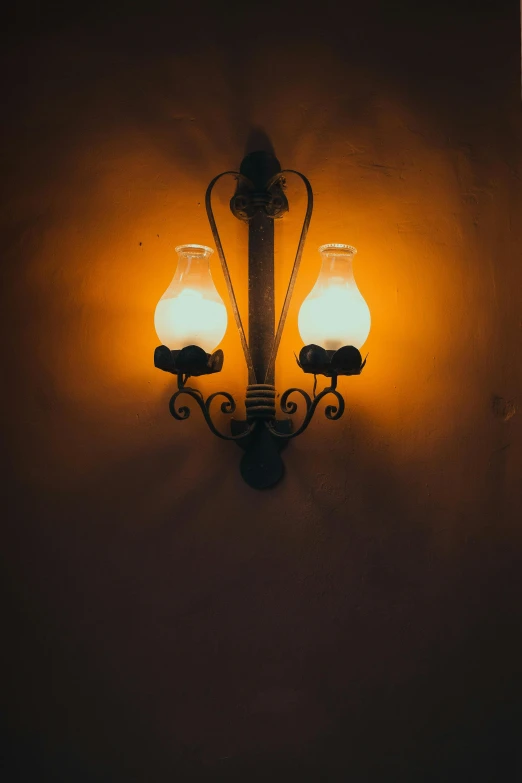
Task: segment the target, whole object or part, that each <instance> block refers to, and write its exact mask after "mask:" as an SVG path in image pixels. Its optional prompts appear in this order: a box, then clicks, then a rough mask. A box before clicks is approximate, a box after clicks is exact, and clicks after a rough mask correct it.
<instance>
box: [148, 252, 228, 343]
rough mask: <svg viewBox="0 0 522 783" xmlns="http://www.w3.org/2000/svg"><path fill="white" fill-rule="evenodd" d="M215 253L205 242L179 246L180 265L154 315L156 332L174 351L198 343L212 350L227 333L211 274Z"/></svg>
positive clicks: (224, 308) (225, 320) (222, 306)
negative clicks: (211, 263)
mask: <svg viewBox="0 0 522 783" xmlns="http://www.w3.org/2000/svg"><path fill="white" fill-rule="evenodd" d="M213 252H214V251H213V250H212V248H210V247H205V246H204V245H180V246H179V247H177V248H176V253H177V254H178V265H177V267H176V271H175V273H174V277H173V278H172V281H171V283H170V285H169V287H168V288H167V290H166V291H165V293H164V294H163V296H162V297H161V299H160V300H159V302H158V304H157V306H156V312H155V314H154V326H155V328H156V332H157V335H158V337H159V339H160V340H161V342H162V344H163V345H166V346H167V347H168V348H170V349H171V350H180V349H181V348H184V347H185V346H187V345H199V346H200V347H201V348H203V350H204V351H206V352H207V353H212V351H213V350H214V349H215V348H216V346H217V345H219V343H220V342H221V340H222V339H223V337H224V335H225V332H226V330H227V309H226V307H225V305H224V303H223V300H222V299H221V297H220V295H219V294H218V292H217V289H216V286H215V285H214V281H213V280H212V275H211V274H210V265H209V260H210V256H211V255H212V253H213Z"/></svg>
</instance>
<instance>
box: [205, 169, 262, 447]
mask: <svg viewBox="0 0 522 783" xmlns="http://www.w3.org/2000/svg"><path fill="white" fill-rule="evenodd" d="M227 174H231V175H232V176H234V177H236V179H241V180H243V181H244V182H246V183H248V184H249V186H252V183H251V182H250V180H249V179H248V178H247V177H245V176H244V175H243V174H241V173H240V172H239V171H224V172H223V173H222V174H218V175H217V177H214V179H213V180H212V182H211V183H210V185H209V186H208V188H207V191H206V193H205V209H206V210H207V217H208V222H209V223H210V230H211V231H212V236H213V238H214V242H215V243H216V247H217V251H218V256H219V260H220V261H221V269H222V271H223V277H224V278H225V283H226V285H227V290H228V296H229V299H230V304H231V305H232V312H233V314H234V320H235V322H236V326H237V330H238V332H239V339H240V340H241V347H242V349H243V354H244V356H245V362H246V365H247V368H248V381H249V383H256V382H257V379H256V374H255V371H254V365H253V363H252V356H251V354H250V349H249V347H248V343H247V339H246V336H245V330H244V328H243V323H242V321H241V315H240V313H239V308H238V306H237V300H236V295H235V293H234V287H233V285H232V280H231V278H230V272H229V271H228V264H227V260H226V258H225V252H224V250H223V245H222V243H221V238H220V236H219V231H218V228H217V224H216V219H215V217H214V212H213V210H212V190H213V188H214V185H215V184H216V182H217V181H218V180H219V179H221V177H225V176H226V175H227ZM231 440H235V438H234V439H231Z"/></svg>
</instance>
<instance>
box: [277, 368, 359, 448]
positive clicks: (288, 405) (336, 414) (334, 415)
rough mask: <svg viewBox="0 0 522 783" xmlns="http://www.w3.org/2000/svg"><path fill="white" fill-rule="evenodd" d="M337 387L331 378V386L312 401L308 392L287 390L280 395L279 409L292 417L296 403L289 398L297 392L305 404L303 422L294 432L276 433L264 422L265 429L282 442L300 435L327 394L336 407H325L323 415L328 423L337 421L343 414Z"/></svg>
mask: <svg viewBox="0 0 522 783" xmlns="http://www.w3.org/2000/svg"><path fill="white" fill-rule="evenodd" d="M336 385H337V378H335V377H334V378H332V384H331V386H327V387H326V388H325V389H323V390H322V392H320V393H319V394H317V395H315V396H314V398H313V399H312V398H311V397H310V395H309V394H308V392H305V391H304V390H303V389H298V388H292V389H287V390H286V391H285V392H284V393H283V394H282V395H281V402H280V407H281V410H282V412H283V413H287V414H289V415H290V416H292V415H293V414H294V413H295V412H296V411H297V407H298V406H297V403H296V402H294V401H293V400H289V399H288V398H289V396H290V395H291V394H294V393H295V392H297V393H298V394H300V395H301V396H302V397H303V399H304V401H305V404H306V413H305V416H304V419H303V421H302V422H301V425H300V426H299V427H298V428H297V429H296V430H294V432H287V433H285V432H278V431H277V430H276V429H275V427H274V425H273V423H272V422H270V421H266V422H265V427H267V429H269V430H270V432H271V433H272V435H274V437H276V438H282V439H283V440H290V439H291V438H295V437H296V436H297V435H300V434H301V433H302V432H304V431H305V429H306V428H307V427H308V425H309V424H310V422H311V421H312V419H313V417H314V413H315V410H316V408H317V406H318V404H319V403H320V402H321V400H322V399H324V397H327V396H328V395H329V394H333V395H334V397H335V398H336V399H337V405H327V406H326V408H325V412H324V415H325V416H326V418H327V419H329V420H330V421H337V419H340V418H341V416H342V415H343V413H344V410H345V402H344V398H343V397H342V395H341V394H340V393H339V392H338V391H337V389H336V388H335V387H336Z"/></svg>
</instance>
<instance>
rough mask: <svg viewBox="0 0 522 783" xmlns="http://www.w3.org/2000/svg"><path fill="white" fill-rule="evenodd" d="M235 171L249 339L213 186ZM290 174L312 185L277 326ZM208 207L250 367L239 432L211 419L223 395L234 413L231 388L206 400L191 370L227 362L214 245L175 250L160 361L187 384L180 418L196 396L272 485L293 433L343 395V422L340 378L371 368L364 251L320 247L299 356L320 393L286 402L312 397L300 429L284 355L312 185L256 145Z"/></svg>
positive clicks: (250, 466)
mask: <svg viewBox="0 0 522 783" xmlns="http://www.w3.org/2000/svg"><path fill="white" fill-rule="evenodd" d="M227 174H229V175H232V176H234V177H235V178H236V180H237V187H236V191H235V193H234V195H233V197H232V199H231V201H230V208H231V210H232V214H233V215H234V216H235V217H236V218H238V219H239V220H243V221H244V222H246V223H248V231H249V233H248V297H249V299H248V304H249V313H248V342H247V339H246V336H245V331H244V329H243V324H242V322H241V316H240V314H239V310H238V306H237V302H236V297H235V294H234V289H233V287H232V281H231V279H230V274H229V271H228V266H227V262H226V259H225V254H224V252H223V246H222V244H221V240H220V237H219V233H218V230H217V226H216V221H215V218H214V214H213V211H212V205H211V196H212V190H213V188H214V185H215V184H216V182H217V181H218V180H219V179H221V177H224V176H225V175H227ZM287 174H296V175H297V176H298V177H300V178H301V180H302V181H303V182H304V185H305V187H306V191H307V194H308V204H307V208H306V215H305V218H304V222H303V227H302V231H301V236H300V239H299V244H298V247H297V253H296V256H295V261H294V266H293V269H292V273H291V276H290V282H289V284H288V290H287V292H286V296H285V299H284V303H283V308H282V311H281V315H280V318H279V323H278V326H277V331H275V329H274V327H275V308H274V220H275V219H278V218H281V217H283V215H284V213H285V212H287V211H288V201H287V199H286V196H285V192H284V186H285V175H287ZM205 206H206V210H207V215H208V219H209V223H210V228H211V229H212V234H213V237H214V242H215V244H216V247H217V251H218V255H219V259H220V261H221V267H222V270H223V275H224V277H225V281H226V285H227V289H228V295H229V298H230V304H231V307H232V312H233V314H234V320H235V323H236V327H237V329H238V331H239V337H240V340H241V345H242V348H243V353H244V356H245V361H246V365H247V368H248V386H247V391H246V400H245V407H246V420H244V421H240V420H237V419H231V422H230V431H229V432H228V433H224V432H221V431H220V430H218V429H217V427H216V425H215V424H214V422H213V421H212V418H211V415H210V406H211V403H212V401H213V400H214V399H215V398H216V397H221V398H224V401H223V402H222V403H221V411H222V412H223V413H225V414H232V413H234V411H235V409H236V403H235V401H234V399H233V397H232V395H231V394H229V393H228V392H225V391H222V392H221V391H220V392H215V393H214V394H211V395H210V396H209V397H208V398H207V399H205V398H204V396H203V394H202V393H201V392H200V391H199V390H198V389H194V388H192V387H190V386H187V385H186V384H187V381H188V379H189V378H190V377H194V376H200V375H208V374H210V373H215V372H220V371H221V368H222V367H223V359H224V357H223V351H221V350H215V348H216V346H217V345H218V344H219V343H220V342H221V340H222V339H223V337H224V335H225V331H226V328H227V310H226V307H225V305H224V303H223V301H222V299H221V297H220V296H219V294H218V292H217V290H216V287H215V285H214V282H213V280H212V277H211V274H210V266H209V259H210V256H211V255H212V252H213V251H212V249H211V248H209V247H205V246H204V245H180V246H179V247H177V248H176V252H177V253H178V256H179V258H178V265H177V268H176V272H175V274H174V277H173V279H172V282H171V283H170V285H169V287H168V288H167V290H166V291H165V293H164V294H163V296H162V297H161V299H160V301H159V302H158V305H157V307H156V313H155V318H154V323H155V327H156V332H157V334H158V337H159V339H160V340H161V342H162V343H163V345H160V346H159V347H158V348H156V351H155V354H154V364H155V366H156V367H158V368H159V369H161V370H165V371H166V372H171V373H173V374H174V375H176V376H177V381H178V390H177V391H176V392H175V394H174V395H173V396H172V398H171V400H170V404H169V408H170V412H171V414H172V416H174V418H175V419H178V420H182V419H188V417H189V416H190V409H189V408H188V407H186V406H185V405H179V403H178V398H179V397H181V396H182V395H187V396H188V397H191V398H192V400H193V401H194V402H195V403H196V404H197V405H198V407H199V408H200V410H201V412H202V414H203V416H204V418H205V421H206V422H207V424H208V426H209V428H210V430H211V431H212V432H213V433H214V435H217V436H218V437H219V438H223V439H224V440H233V441H236V442H237V443H238V444H239V445H240V446H241V447H242V448H243V449H244V451H245V453H244V455H243V458H242V461H241V474H242V476H243V478H244V480H245V481H246V482H247V483H248V484H249V485H250V486H252V487H256V488H257V489H263V488H266V487H270V486H273V485H274V484H276V483H277V482H278V481H279V479H280V478H281V476H282V475H283V472H284V466H283V462H282V460H281V457H280V454H279V452H280V451H281V449H282V448H283V447H284V446H285V445H286V443H287V442H288V440H290V439H291V438H295V437H296V435H300V434H301V433H302V432H304V430H305V429H306V428H307V427H308V425H309V424H310V421H311V420H312V417H313V415H314V413H315V411H316V408H317V406H318V404H319V402H321V400H322V399H323V398H324V397H327V396H328V395H331V396H332V397H333V398H335V401H334V404H330V405H327V407H326V409H325V415H326V418H327V419H331V420H336V419H339V418H340V417H341V416H342V415H343V412H344V407H345V406H344V400H343V398H342V396H341V394H340V393H339V391H338V390H337V379H338V376H339V375H359V374H360V372H361V370H362V369H363V367H364V364H365V362H363V361H362V357H361V354H360V352H359V348H360V347H361V346H362V344H363V343H364V341H365V340H366V338H367V337H368V333H369V331H370V311H369V309H368V305H367V304H366V302H365V301H364V299H363V297H362V295H361V293H360V291H359V289H358V288H357V284H356V282H355V279H354V276H353V270H352V261H353V256H354V255H355V252H356V250H355V248H353V247H351V246H350V245H342V244H329V245H323V246H322V247H320V248H319V252H320V253H321V256H322V267H321V271H320V273H319V277H318V278H317V282H316V283H315V285H314V287H313V288H312V290H311V292H310V293H309V294H308V296H307V297H306V299H305V300H304V302H303V304H302V305H301V309H300V311H299V320H298V326H299V332H300V335H301V337H302V339H303V342H304V343H306V345H305V347H304V348H302V349H301V352H300V354H299V359H298V362H297V363H298V365H299V367H300V368H301V370H302V371H303V372H305V373H311V374H313V375H314V385H313V392H312V396H310V395H309V394H308V393H307V392H306V391H304V390H303V389H299V388H291V389H287V390H286V391H285V392H284V393H283V394H282V395H281V399H280V402H279V405H280V408H281V411H282V412H283V413H284V414H287V415H288V416H292V415H293V414H294V413H296V411H297V404H296V403H295V402H294V401H293V400H290V399H289V398H290V396H291V395H292V394H300V395H301V397H302V398H303V400H304V403H305V406H306V413H305V416H304V418H303V420H302V421H301V423H300V424H299V426H297V427H296V428H295V429H294V427H293V424H292V421H291V419H290V418H288V417H285V418H282V419H277V418H276V388H275V360H276V356H277V351H278V348H279V343H280V341H281V335H282V333H283V329H284V325H285V321H286V317H287V314H288V309H289V306H290V300H291V298H292V292H293V290H294V286H295V281H296V278H297V273H298V271H299V265H300V262H301V256H302V253H303V247H304V243H305V240H306V235H307V232H308V226H309V225H310V218H311V216H312V208H313V193H312V188H311V185H310V183H309V181H308V180H307V178H306V177H305V176H304V175H303V174H300V173H299V172H298V171H292V170H290V169H289V170H285V171H281V167H280V165H279V162H278V160H277V159H276V158H275V157H274V156H273V155H271V154H269V153H265V152H254V153H252V154H250V155H247V157H246V158H245V159H244V160H243V162H242V164H241V167H240V171H226V172H224V173H223V174H219V175H218V176H217V177H215V178H214V179H213V180H212V182H211V183H210V185H209V186H208V188H207V192H206V196H205ZM318 375H323V376H325V377H326V378H328V379H329V383H328V385H327V386H325V387H324V388H323V390H322V391H320V392H318V393H317V392H316V387H317V376H318Z"/></svg>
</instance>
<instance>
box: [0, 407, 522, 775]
mask: <svg viewBox="0 0 522 783" xmlns="http://www.w3.org/2000/svg"><path fill="white" fill-rule="evenodd" d="M194 415H196V413H194ZM165 417H166V418H167V413H166V411H165ZM75 420H76V423H77V426H79V425H80V421H81V414H80V413H79V412H77V414H76V416H75ZM82 426H84V427H85V428H86V429H88V428H92V422H89V421H85V422H83V424H82ZM165 426H167V421H166V422H165ZM176 426H182V427H188V428H191V429H192V428H193V427H195V423H194V422H193V421H192V419H191V420H190V421H189V422H186V423H184V424H183V423H176ZM196 426H197V425H196ZM319 426H320V425H318V427H319ZM350 426H351V430H350V438H351V443H352V446H351V450H350V451H348V453H345V455H344V456H343V457H342V458H341V459H340V460H339V461H338V464H337V468H336V469H331V466H329V468H328V470H327V472H326V474H325V473H324V472H323V473H322V474H321V475H322V476H323V479H322V480H325V481H326V482H327V484H326V485H325V486H322V484H321V481H322V480H318V478H317V477H318V469H317V467H316V466H315V465H314V464H313V461H312V462H311V461H310V454H311V451H310V449H312V448H313V447H314V440H315V438H314V431H313V430H310V431H308V432H307V435H306V436H303V438H304V437H306V438H307V443H306V445H305V446H304V447H303V449H302V450H301V451H300V453H299V454H297V453H294V454H288V456H287V460H286V461H287V467H288V475H287V478H286V479H285V482H284V483H283V484H281V485H280V486H279V487H277V488H276V489H274V490H273V491H272V492H264V493H258V492H255V491H253V490H250V489H249V488H247V487H244V486H243V485H242V484H241V481H240V478H239V476H238V472H237V468H238V461H239V456H240V454H239V450H238V449H237V450H236V448H235V447H234V446H233V444H222V443H220V442H217V441H215V440H214V439H212V438H211V436H210V435H209V434H208V433H206V431H203V432H201V431H199V432H195V431H194V430H192V432H191V434H192V436H193V437H194V438H195V439H194V441H193V442H192V445H191V447H190V448H188V449H187V450H186V454H185V456H184V459H185V460H186V461H188V462H189V463H191V468H190V470H193V471H194V472H195V476H196V477H197V481H196V482H195V483H193V484H192V483H191V485H190V488H189V487H188V486H187V485H186V484H185V483H183V481H180V478H179V476H180V457H179V453H176V452H175V451H174V450H173V449H170V448H169V447H167V448H163V449H161V450H158V451H156V452H154V451H151V450H150V449H149V450H148V451H142V452H141V453H139V454H135V455H134V456H133V457H132V458H125V457H124V456H123V455H121V456H120V458H119V459H117V460H115V461H114V462H113V464H112V467H111V470H110V471H107V472H106V473H103V474H101V475H98V476H97V477H90V476H85V479H84V480H83V482H82V483H81V484H80V485H78V486H76V487H75V488H73V489H69V490H68V489H67V487H66V485H64V486H63V489H62V491H61V492H60V493H57V492H56V491H49V492H46V491H45V490H43V489H40V490H35V489H31V487H30V486H24V483H23V481H21V480H20V479H19V480H18V481H19V484H18V486H17V487H16V489H17V492H16V497H17V498H18V501H17V513H16V515H15V516H14V520H13V523H12V525H11V526H10V528H9V529H8V535H7V536H6V540H5V542H4V543H5V554H6V556H7V557H8V558H11V562H10V564H9V568H8V571H9V570H11V569H12V571H13V574H14V576H13V582H12V588H11V591H10V598H11V605H12V617H13V621H14V629H15V637H16V638H17V639H19V640H20V642H19V648H18V650H17V654H16V658H15V659H13V660H12V662H11V671H12V674H13V681H12V684H11V688H12V690H11V694H10V696H11V700H12V701H13V702H14V703H15V704H16V705H17V706H16V707H15V708H14V714H15V715H16V719H15V720H13V722H12V724H11V731H12V733H13V734H14V735H15V736H14V739H13V742H12V744H11V756H13V758H12V768H13V776H12V779H13V780H18V779H20V780H21V779H23V774H25V773H26V772H27V771H29V770H30V771H32V773H33V774H34V775H35V776H36V777H38V775H39V776H40V779H53V780H56V781H61V780H63V781H65V780H70V776H71V775H73V777H74V776H75V775H76V770H79V769H80V768H81V769H82V772H81V773H80V772H78V776H77V777H78V780H81V781H86V782H87V781H90V780H92V781H94V780H104V779H105V778H106V779H110V780H111V781H114V782H115V783H116V781H121V782H122V783H128V781H134V780H136V781H138V780H143V779H144V777H145V776H147V779H150V780H154V781H155V783H163V781H165V782H166V781H167V780H171V779H172V775H175V776H176V775H177V776H178V777H179V776H183V775H186V776H190V779H194V780H220V779H226V780H233V781H244V780H249V781H265V780H266V778H267V776H268V777H272V778H275V779H276V780H279V779H288V778H289V777H292V776H294V777H295V776H298V779H299V780H304V781H308V780H310V781H315V780H317V779H318V776H321V775H322V776H323V777H324V776H327V777H326V779H327V780H332V781H337V780H339V781H341V780H343V779H346V775H347V774H349V775H350V776H354V777H355V778H356V779H357V780H368V781H380V780H382V778H383V776H386V778H387V779H388V780H401V781H412V783H413V782H414V781H415V782H416V781H418V780H419V777H422V779H423V780H427V781H433V783H435V782H436V781H439V780H440V779H441V778H442V777H444V778H445V779H447V780H450V781H455V783H457V781H460V780H462V777H463V776H464V777H466V776H469V775H473V779H474V780H478V781H489V780H493V779H494V777H492V775H493V773H495V774H497V775H499V774H500V775H502V774H505V775H506V776H509V775H508V773H509V774H511V773H512V772H513V771H514V770H515V769H516V765H517V763H518V762H517V760H516V758H515V752H516V748H517V745H518V743H517V742H516V736H515V732H516V726H517V725H518V724H517V720H518V717H519V706H520V703H521V702H520V700H519V698H520V693H519V691H520V687H519V685H517V681H518V680H517V671H518V665H519V660H520V655H521V653H522V649H521V648H522V644H521V638H520V634H519V631H518V627H519V622H518V621H519V620H520V617H519V613H518V612H513V602H512V595H513V590H514V589H516V585H517V583H518V577H517V574H518V569H519V567H520V563H517V560H516V556H514V554H513V551H512V549H511V546H510V542H509V541H505V540H503V539H502V537H501V536H499V537H498V538H495V537H491V536H490V537H489V539H488V540H485V539H484V540H482V541H481V540H478V541H477V542H475V544H474V545H470V543H469V542H468V541H465V540H460V541H458V542H457V543H456V545H455V550H454V551H453V552H452V553H451V556H443V555H441V554H440V553H437V546H436V536H437V528H436V526H437V523H438V519H439V515H438V513H437V509H436V507H433V506H430V505H429V504H427V505H426V507H424V508H422V507H418V506H417V502H418V499H416V498H413V499H411V498H410V497H409V489H408V487H409V486H411V484H414V485H415V483H416V482H417V483H418V484H422V478H423V476H422V467H421V468H418V467H416V466H415V465H409V466H408V469H407V471H406V470H405V466H404V465H395V464H394V463H393V462H392V461H390V460H386V459H379V458H378V457H376V455H375V452H374V451H373V450H372V449H371V448H369V447H368V446H367V445H366V444H365V421H364V419H363V418H358V417H356V416H352V418H351V424H350ZM205 439H206V440H205ZM203 448H204V449H205V450H208V452H209V453H208V454H207V456H206V457H204V458H203V459H202V457H201V449H203ZM198 452H199V453H198ZM314 453H317V446H316V447H315V448H314ZM198 471H200V472H198ZM189 472H190V471H189ZM184 475H186V474H184ZM406 475H407V484H406V483H405V478H404V477H405V476H406ZM92 498H95V499H96V502H95V505H94V506H93V505H92V500H91V499H92ZM158 499H159V500H158ZM22 576H23V584H22V586H20V578H21V577H22ZM13 652H14V651H13ZM27 716H30V719H28V717H27ZM24 727H25V728H24ZM283 773H284V776H285V778H283V777H278V776H280V775H282V774H283ZM17 774H18V778H17V777H16V775H17ZM104 775H105V778H104V777H103V776H104ZM46 776H47V777H46ZM187 779H189V778H188V777H187Z"/></svg>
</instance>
